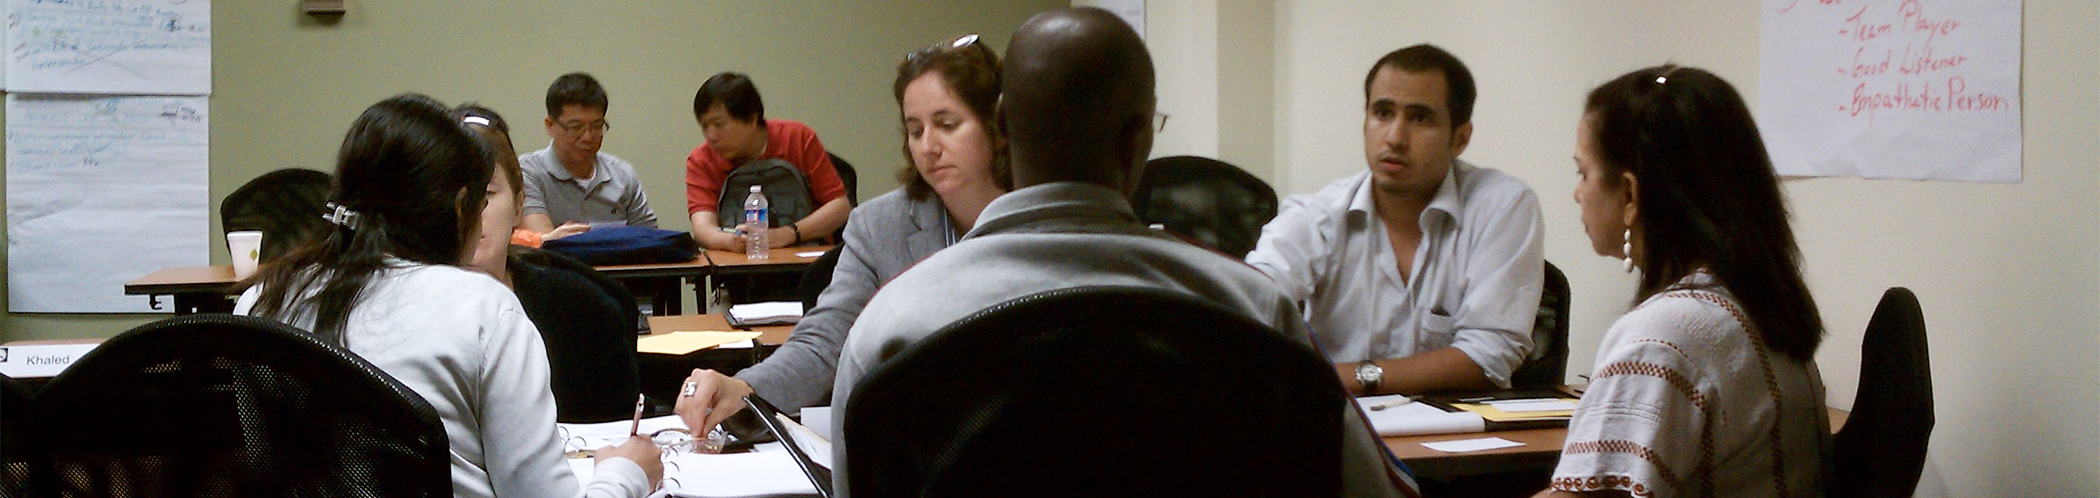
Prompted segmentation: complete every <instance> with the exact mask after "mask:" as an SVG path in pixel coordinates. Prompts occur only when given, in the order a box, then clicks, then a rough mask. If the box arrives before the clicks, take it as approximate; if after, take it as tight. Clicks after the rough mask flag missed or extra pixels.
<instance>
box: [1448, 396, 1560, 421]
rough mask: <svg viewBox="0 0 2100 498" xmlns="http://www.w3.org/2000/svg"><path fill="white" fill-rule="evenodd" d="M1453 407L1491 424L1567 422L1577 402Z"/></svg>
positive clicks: (1529, 401) (1500, 402)
mask: <svg viewBox="0 0 2100 498" xmlns="http://www.w3.org/2000/svg"><path fill="white" fill-rule="evenodd" d="M1451 406H1453V407H1456V408H1458V409H1460V410H1465V411H1469V412H1473V413H1478V414H1480V417H1481V418H1485V419H1487V421H1489V422H1522V421H1527V420H1567V419H1569V418H1570V417H1573V416H1574V415H1575V400H1572V399H1567V398H1538V399H1510V400H1496V401H1487V402H1482V403H1453V404H1451Z"/></svg>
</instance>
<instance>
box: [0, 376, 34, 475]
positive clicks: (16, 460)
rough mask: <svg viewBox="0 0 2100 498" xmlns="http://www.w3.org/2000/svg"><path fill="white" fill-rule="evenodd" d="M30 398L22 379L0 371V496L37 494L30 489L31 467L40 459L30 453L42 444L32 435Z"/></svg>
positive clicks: (32, 411) (32, 421) (32, 413)
mask: <svg viewBox="0 0 2100 498" xmlns="http://www.w3.org/2000/svg"><path fill="white" fill-rule="evenodd" d="M32 399H33V398H32V397H31V396H30V393H29V388H28V387H27V386H24V385H22V382H21V381H18V380H15V379H14V378H13V377H8V376H6V375H0V496H37V495H34V494H31V493H30V489H29V478H30V470H31V469H33V468H36V467H38V466H41V465H42V463H41V462H40V459H37V458H34V457H32V456H31V455H32V454H34V453H35V452H37V451H38V448H42V447H43V444H42V442H41V441H36V440H34V439H33V438H35V437H36V436H37V429H36V420H35V413H34V410H31V408H32V407H31V404H30V403H31V402H32Z"/></svg>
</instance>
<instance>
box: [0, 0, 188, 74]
mask: <svg viewBox="0 0 2100 498" xmlns="http://www.w3.org/2000/svg"><path fill="white" fill-rule="evenodd" d="M6 1H7V4H8V5H7V72H6V81H7V90H8V91H9V92H16V93H20V92H32V93H101V94H148V95H207V94H210V93H211V2H210V1H208V0H180V1H177V0H6Z"/></svg>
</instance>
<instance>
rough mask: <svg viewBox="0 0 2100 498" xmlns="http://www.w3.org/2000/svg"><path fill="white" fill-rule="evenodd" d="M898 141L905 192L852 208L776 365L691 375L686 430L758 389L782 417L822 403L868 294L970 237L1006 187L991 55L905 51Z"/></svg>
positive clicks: (682, 409) (955, 44) (972, 49)
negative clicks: (827, 269) (828, 266)
mask: <svg viewBox="0 0 2100 498" xmlns="http://www.w3.org/2000/svg"><path fill="white" fill-rule="evenodd" d="M893 89H894V90H895V93H896V97H897V111H898V122H899V123H900V124H901V125H902V128H903V130H902V131H903V135H904V146H903V150H904V158H905V161H906V166H905V167H904V168H903V169H902V170H900V171H899V172H898V175H897V179H898V181H901V182H903V183H904V187H903V188H900V189H897V190H896V191H892V192H890V193H888V194H883V195H882V196H881V197H876V198H875V199H874V200H870V201H868V202H867V203H866V204H862V205H861V206H860V207H859V208H857V209H854V210H853V216H851V217H850V218H848V219H847V222H846V243H845V248H844V249H842V250H841V252H840V253H839V265H838V268H837V269H835V270H833V271H832V274H831V285H830V286H829V287H826V288H825V289H824V292H823V293H822V294H820V295H818V296H817V306H816V307H815V308H812V309H810V310H809V312H808V313H806V314H805V315H804V316H803V317H802V321H801V322H800V323H797V324H796V325H795V333H794V334H793V335H790V336H788V342H787V344H785V345H782V346H781V347H780V350H779V351H778V352H775V353H773V356H770V357H768V358H766V361H763V362H760V363H759V364H757V365H754V366H752V367H751V368H748V369H744V371H742V372H738V373H737V375H736V377H728V376H724V375H722V374H720V373H717V372H715V371H713V370H694V371H693V374H692V376H690V377H688V378H687V379H686V382H685V385H684V386H683V387H682V388H681V390H680V396H679V398H678V406H677V409H678V414H679V415H680V416H683V417H685V421H686V424H687V425H689V426H691V427H692V428H693V430H694V431H701V430H706V428H708V427H713V426H714V425H715V424H718V423H721V422H722V421H723V420H725V419H727V418H729V416H730V415H732V414H735V413H736V412H737V411H740V410H743V409H744V401H743V397H744V395H747V394H752V393H754V392H756V393H757V394H758V395H759V396H760V397H763V398H765V399H766V401H767V402H770V403H772V404H774V405H776V406H778V407H780V408H781V409H784V410H797V409H801V408H802V407H805V406H813V405H821V404H824V403H825V402H826V400H827V399H829V398H830V397H831V384H832V379H833V378H834V376H835V375H837V373H838V362H839V349H840V348H842V347H844V346H845V344H846V331H847V330H848V329H850V328H852V327H853V321H854V320H855V319H857V318H858V317H859V316H860V310H861V308H862V307H864V306H867V305H868V300H869V299H872V298H874V297H875V289H876V288H877V287H881V286H882V284H884V283H887V282H889V281H890V279H891V278H895V277H896V276H897V274H898V273H902V272H903V271H904V269H905V268H909V267H911V265H912V264H914V263H918V262H919V260H922V259H926V257H927V256H932V255H933V253H934V252H935V251H939V250H941V249H943V248H946V247H948V246H950V245H954V244H955V241H956V240H958V239H961V238H962V236H963V234H965V233H968V232H969V231H970V227H972V226H974V225H975V224H976V223H977V215H978V213H981V212H983V211H984V206H985V205H987V204H991V202H992V199H995V198H998V197H999V196H1000V195H1003V194H1005V193H1006V191H1008V190H1012V189H1013V175H1012V174H1011V173H1010V172H1008V170H1007V163H1006V140H1005V139H1004V138H1002V137H1001V136H1000V135H999V133H998V130H996V129H995V128H994V126H992V109H993V107H994V106H996V105H997V104H998V102H999V55H998V54H997V53H994V52H992V49H991V47H987V46H985V45H984V43H982V42H980V41H978V39H977V35H967V36H963V37H960V38H956V39H954V40H950V41H944V42H941V43H936V44H934V45H933V46H930V47H926V48H924V49H920V50H917V51H913V52H911V53H909V54H906V55H905V56H904V60H903V61H902V62H900V63H898V64H897V80H896V82H895V84H894V85H893Z"/></svg>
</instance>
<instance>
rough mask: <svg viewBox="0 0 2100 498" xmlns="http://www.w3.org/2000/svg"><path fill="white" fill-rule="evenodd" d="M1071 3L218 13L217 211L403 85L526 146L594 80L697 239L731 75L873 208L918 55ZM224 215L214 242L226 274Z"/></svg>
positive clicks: (375, 7)
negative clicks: (575, 89) (699, 179)
mask: <svg viewBox="0 0 2100 498" xmlns="http://www.w3.org/2000/svg"><path fill="white" fill-rule="evenodd" d="M1064 4H1065V3H1064V2H1062V1H1049V0H1027V1H1000V2H976V1H933V0H872V1H852V2H839V1H821V0H778V1H764V2H746V1H728V0H705V1H695V0H655V1H641V2H577V1H554V0H456V1H448V2H406V1H386V0H350V1H349V2H348V6H349V10H350V13H349V14H348V15H347V16H344V17H342V18H341V21H340V22H339V23H335V24H322V23H317V22H315V21H314V20H313V19H312V18H310V17H307V16H305V15H302V14H300V13H299V12H298V10H297V9H298V5H299V2H289V1H286V2H257V1H233V2H217V3H216V5H215V6H214V12H213V16H212V21H213V24H214V30H213V31H214V33H213V35H214V36H213V63H214V66H215V67H214V68H213V84H214V95H213V96H212V98H211V107H212V109H211V111H212V129H211V142H212V147H211V164H212V166H211V202H212V204H213V205H214V206H215V207H216V205H217V204H218V200H219V199H220V198H222V197H224V196H225V195H226V194H227V193H229V192H232V191H233V189H234V188H236V187H239V186H240V184H241V183H242V182H245V181H247V180H248V179H251V178H254V177H255V176H257V175H260V174H262V173H263V172H266V171H270V170H273V169H277V168H286V167H302V168H312V169H320V170H330V169H333V161H334V155H335V151H336V148H337V147H338V146H339V145H340V144H341V143H342V137H343V132H344V130H345V129H347V128H348V126H349V124H350V121H351V120H352V119H355V118H356V117H357V114H358V112H360V111H362V110H363V108H364V107H365V106H367V105H370V104H371V103H373V102H377V101H378V100H380V99H383V98H386V97H387V96H390V95H393V94H396V93H400V92H404V91H415V92H423V93H427V94H430V95H432V96H434V97H437V98H438V99H439V100H442V101H445V102H446V103H459V102H463V101H467V100H476V101H480V102H482V103H483V104H485V105H488V106H491V107H493V108H495V109H496V110H497V111H499V112H501V113H503V115H504V117H505V118H507V119H508V120H509V121H510V122H511V124H512V126H513V127H514V129H513V131H512V133H513V135H514V136H513V139H514V140H515V141H516V143H517V146H518V148H519V150H520V151H531V150H534V149H538V148H540V147H544V146H545V145H546V143H547V135H546V132H545V131H544V129H545V128H544V127H543V126H542V125H541V124H540V123H541V118H542V117H544V116H545V114H546V113H545V111H544V109H545V107H544V105H543V104H542V99H543V98H544V97H545V95H546V89H547V84H548V83H551V82H553V81H554V78H555V77H556V76H559V75H561V74H562V73H566V72H569V71H588V72H590V73H592V74H593V75H595V76H597V77H598V79H599V80H600V81H601V82H602V83H604V84H605V86H606V89H607V91H608V92H609V93H610V94H611V97H612V106H611V112H610V113H608V115H607V120H608V121H610V122H611V123H612V125H613V129H612V131H611V132H609V133H607V136H606V143H605V149H604V150H605V151H606V152H609V153H612V154H614V155H618V156H620V157H622V158H624V159H626V160H628V161H629V162H632V163H634V164H635V166H636V169H637V170H638V172H639V173H640V175H641V177H642V181H643V183H644V184H645V185H647V190H648V194H649V198H650V201H651V202H650V205H651V207H653V208H654V209H655V210H656V213H657V216H658V217H659V218H661V219H662V220H663V225H664V227H665V228H669V229H674V230H685V229H688V228H690V225H691V223H690V222H689V221H688V219H687V218H686V216H685V193H684V181H685V179H684V173H683V169H682V168H683V164H684V163H683V161H684V159H685V156H686V153H688V152H690V151H691V150H692V148H693V147H694V146H696V145H698V144H699V142H700V141H701V137H700V130H699V127H698V126H696V125H694V123H693V117H692V99H693V92H694V91H695V90H696V89H697V88H699V86H700V82H701V81H702V80H705V79H706V78H707V77H708V76H709V75H712V74H714V73H716V72H718V71H725V70H736V71H742V72H745V73H748V74H750V75H751V76H752V78H754V79H756V80H757V82H758V86H759V90H760V91H761V92H762V93H763V94H764V96H765V100H766V104H767V108H766V115H767V116H768V117H773V118H786V119H793V120H798V121H803V122H805V123H808V124H809V125H810V126H811V127H813V128H815V129H816V130H817V133H818V135H819V136H820V137H821V138H822V139H823V140H824V143H825V145H826V146H827V147H828V148H830V149H831V150H832V151H833V152H834V153H836V154H838V155H839V156H841V157H844V158H845V159H847V160H848V161H851V162H852V163H853V165H854V166H855V167H856V169H858V170H859V172H860V181H861V184H860V188H859V190H860V192H861V194H862V198H863V199H867V198H872V197H874V196H876V195H880V194H881V193H883V192H886V191H888V190H889V189H891V188H894V187H895V186H896V180H895V179H894V177H893V176H892V174H893V172H894V171H895V170H896V168H898V167H900V166H901V165H902V164H903V161H904V159H903V157H902V155H901V153H900V152H899V145H900V141H899V137H898V132H897V128H898V125H897V121H896V119H897V118H896V115H897V114H896V113H897V109H896V103H895V100H894V98H893V97H892V96H891V93H890V84H891V80H893V79H894V78H895V77H896V64H897V61H898V60H899V59H901V58H902V57H903V55H904V53H906V52H908V51H911V50H914V49H918V48H921V47H925V46H926V45H928V44H931V43H934V42H936V41H943V40H946V39H949V38H952V37H954V36H957V35H961V34H965V33H981V34H983V36H984V40H985V41H986V42H988V43H989V44H991V46H992V47H994V48H996V49H1000V50H1002V51H1003V50H1004V47H1005V45H1006V40H1007V38H1008V37H1010V36H1011V34H1012V32H1013V30H1014V29H1015V28H1017V27H1019V26H1020V24H1021V21H1023V20H1026V19H1027V18H1028V16H1030V15H1033V14H1034V13H1036V12H1039V11H1042V10H1045V9H1048V8H1052V7H1057V6H1062V5H1064ZM217 218H218V216H217V212H216V210H215V211H214V212H213V213H212V219H213V224H212V232H210V233H200V234H197V236H198V237H210V238H211V241H212V246H213V247H216V248H217V249H215V250H214V251H213V253H212V260H213V261H214V262H218V263H222V264H223V263H224V262H225V261H226V255H225V248H224V247H225V245H224V242H223V240H222V239H221V238H220V236H219V235H218V224H217ZM0 285H4V284H0ZM4 294H5V293H4V292H0V295H4ZM159 317H160V316H157V315H116V316H110V315H64V314H56V315H54V314H8V315H6V316H5V317H4V318H0V329H4V331H0V340H17V339H44V338H61V337H100V336H108V335H112V334H115V333H117V332H121V331H123V330H124V329H126V328H129V327H131V326H134V325H137V324H142V323H145V322H147V321H150V320H152V319H155V318H159Z"/></svg>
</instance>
